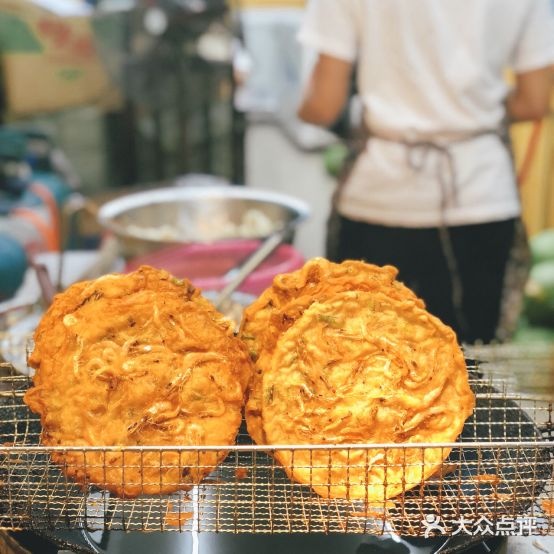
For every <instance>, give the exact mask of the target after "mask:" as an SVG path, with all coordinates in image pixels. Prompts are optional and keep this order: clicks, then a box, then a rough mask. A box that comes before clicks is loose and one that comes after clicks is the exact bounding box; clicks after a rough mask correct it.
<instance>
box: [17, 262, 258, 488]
mask: <svg viewBox="0 0 554 554" xmlns="http://www.w3.org/2000/svg"><path fill="white" fill-rule="evenodd" d="M34 341H35V347H34V350H33V352H32V354H31V356H30V359H29V363H30V365H31V366H32V367H34V368H35V369H36V373H35V376H34V386H33V387H32V388H31V389H29V390H28V391H27V393H26V395H25V402H26V403H27V404H28V406H29V407H30V409H31V410H32V411H34V412H36V413H38V414H40V417H41V423H42V438H41V440H42V443H43V444H45V445H48V446H74V447H82V448H83V450H80V451H72V450H69V451H58V450H56V451H53V452H52V458H53V459H54V461H55V462H57V463H59V464H61V465H62V468H63V470H64V471H65V472H66V473H67V474H68V476H70V477H71V478H72V479H74V480H75V481H77V482H78V483H80V484H82V485H88V484H93V485H96V486H98V487H100V488H103V489H106V490H109V491H110V492H113V493H114V494H116V495H118V496H123V497H135V496H137V495H140V494H166V493H171V492H173V491H176V490H181V489H187V488H189V487H190V486H191V485H193V484H195V483H198V482H199V481H200V480H201V479H202V478H203V477H204V476H205V475H206V474H208V473H209V472H210V471H211V470H213V469H214V468H215V466H216V465H217V464H218V463H219V462H221V460H222V459H223V458H224V457H225V455H226V453H225V452H224V451H217V452H215V451H214V452H210V451H200V452H198V451H196V450H191V451H181V452H177V451H172V450H171V448H170V447H173V446H182V445H192V446H197V447H202V446H203V445H231V444H233V443H234V440H235V436H236V433H237V431H238V428H239V425H240V422H241V415H242V414H241V412H242V407H243V403H244V394H245V389H246V385H247V382H248V380H249V378H250V375H251V371H252V366H251V362H250V358H249V356H248V351H247V349H246V347H245V346H244V345H243V343H242V342H241V341H240V340H239V339H237V338H236V337H235V336H234V335H233V331H232V328H231V326H230V324H229V323H228V322H227V320H225V319H224V318H223V316H221V314H219V313H218V312H216V310H215V309H214V308H213V306H212V305H211V304H210V303H209V302H208V301H207V300H205V299H204V298H203V297H202V296H200V292H199V291H198V290H197V289H195V288H194V287H193V286H192V285H191V284H190V283H189V282H188V281H186V280H177V279H175V278H173V277H172V276H171V275H170V274H169V273H167V272H166V271H162V270H157V269H153V268H151V267H148V266H143V267H140V268H139V269H138V270H136V271H135V272H133V273H130V274H128V275H117V274H112V275H106V276H104V277H101V278H99V279H97V280H94V281H86V282H81V283H78V284H75V285H73V286H71V287H69V288H68V289H67V290H66V291H65V292H63V293H61V294H58V295H57V296H56V297H55V299H54V301H53V303H52V305H51V307H50V309H49V310H48V311H47V312H46V314H45V315H44V317H43V318H42V320H41V322H40V324H39V326H38V328H37V330H36V333H35V336H34ZM149 445H150V446H152V445H155V446H161V447H164V448H163V449H162V450H161V451H160V450H159V449H158V450H148V446H149ZM90 446H106V447H117V448H107V449H106V450H105V451H96V450H86V448H87V447H90ZM128 446H133V447H134V446H141V447H144V448H143V449H134V450H133V449H131V450H125V449H124V448H120V447H128Z"/></svg>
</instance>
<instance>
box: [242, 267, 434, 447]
mask: <svg viewBox="0 0 554 554" xmlns="http://www.w3.org/2000/svg"><path fill="white" fill-rule="evenodd" d="M397 274H398V271H397V269H396V268H394V267H392V266H384V267H379V266H376V265H372V264H366V263H363V262H359V261H355V260H347V261H345V262H343V263H341V264H335V263H333V262H330V261H328V260H326V259H324V258H313V259H312V260H309V261H308V262H306V264H305V265H304V266H303V267H302V268H300V269H299V270H297V271H294V272H291V273H285V274H282V275H278V276H277V277H275V279H274V281H273V284H272V286H271V287H269V288H267V289H266V290H265V291H264V292H263V293H262V294H261V295H260V297H259V298H258V299H257V300H256V301H255V302H253V303H252V304H251V305H250V306H249V307H247V308H246V309H245V311H244V315H243V320H242V327H241V331H240V336H241V338H242V339H243V340H244V341H245V343H247V344H248V345H249V347H250V352H251V355H252V357H253V358H254V359H256V367H255V371H254V375H253V376H252V380H251V382H250V385H249V387H248V401H247V404H246V410H245V416H246V423H247V427H248V432H249V434H250V435H251V436H252V438H253V439H254V440H255V441H256V442H257V443H258V444H266V443H267V439H266V437H265V435H264V431H263V425H262V420H261V376H262V374H263V372H264V371H265V370H266V369H268V368H269V367H270V366H271V360H272V357H273V352H274V349H275V345H276V344H277V341H278V340H279V338H280V336H281V335H282V334H283V333H284V332H285V331H286V330H287V329H288V328H289V327H290V326H291V325H293V324H294V322H295V321H296V320H297V319H298V318H299V317H300V316H301V315H302V313H303V312H304V310H305V309H306V308H308V307H309V306H310V305H311V304H312V303H313V302H316V301H325V300H326V299H328V298H332V297H333V295H334V294H336V293H338V292H343V291H349V290H360V291H368V292H370V291H381V292H386V293H387V294H388V295H389V296H390V297H391V298H395V299H398V300H402V299H411V300H412V301H413V302H415V303H416V304H417V305H419V306H421V307H423V306H424V304H423V302H422V300H421V299H419V298H418V297H417V296H416V295H415V294H414V293H413V292H412V291H411V290H410V289H409V288H407V287H406V286H404V285H403V284H402V283H400V282H399V281H397V280H396V276H397Z"/></svg>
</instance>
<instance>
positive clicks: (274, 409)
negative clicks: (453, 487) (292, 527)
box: [262, 291, 474, 501]
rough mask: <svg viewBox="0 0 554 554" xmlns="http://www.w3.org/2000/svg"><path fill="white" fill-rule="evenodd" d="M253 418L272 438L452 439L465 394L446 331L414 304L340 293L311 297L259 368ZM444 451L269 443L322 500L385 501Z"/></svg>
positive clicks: (468, 403)
mask: <svg viewBox="0 0 554 554" xmlns="http://www.w3.org/2000/svg"><path fill="white" fill-rule="evenodd" d="M262 396H263V400H262V402H263V406H262V422H263V430H264V433H265V436H266V437H267V439H268V441H269V442H270V443H271V444H273V445H279V444H300V445H302V444H338V445H340V444H357V443H358V444H359V443H372V444H384V443H402V444H404V443H414V442H420V443H421V442H431V443H437V442H454V441H455V440H456V438H457V437H458V435H459V434H460V432H461V431H462V428H463V425H464V422H465V420H466V418H467V417H468V416H469V415H470V414H471V413H472V410H473V407H474V396H473V393H472V392H471V390H470V388H469V385H468V381H467V372H466V367H465V361H464V357H463V354H462V352H461V350H460V347H459V346H458V344H457V341H456V336H455V333H454V332H453V331H452V330H451V329H450V328H449V327H447V326H446V325H444V324H443V323H442V322H440V321H439V320H438V319H437V318H436V317H434V316H432V315H430V314H429V313H428V312H427V311H426V310H425V309H423V308H422V307H421V306H420V305H419V304H418V303H417V302H416V301H414V300H412V299H409V298H406V299H405V300H402V301H399V300H395V299H391V298H390V296H388V295H387V294H384V293H380V292H364V291H349V292H343V293H338V294H335V295H334V296H333V297H332V298H329V299H327V300H324V301H316V302H313V303H312V304H311V305H310V307H309V308H307V309H306V310H305V311H304V313H303V314H302V316H301V317H300V318H299V319H298V320H297V321H296V322H295V323H294V325H292V326H291V327H290V328H289V329H288V330H286V331H285V332H284V333H283V334H282V335H281V336H280V338H279V341H278V343H277V345H276V348H275V352H274V355H273V358H272V363H271V367H270V368H269V369H267V370H266V371H264V373H263V374H262ZM449 452H450V449H448V448H426V449H424V450H422V449H421V448H413V449H412V448H409V447H407V448H388V449H382V448H381V449H379V448H374V449H371V448H370V449H362V448H360V449H356V448H355V447H352V448H345V449H337V450H328V449H323V450H318V449H310V450H302V449H300V450H276V452H275V457H276V459H277V460H278V461H279V462H280V463H281V464H282V465H283V467H284V469H285V471H286V472H287V474H288V475H289V477H290V478H291V479H293V480H295V481H297V482H300V483H305V484H308V485H310V486H311V487H312V488H313V490H314V491H315V492H317V493H318V494H319V495H321V496H324V497H332V498H337V497H341V498H352V499H354V498H358V499H367V500H368V501H384V500H385V499H389V498H392V497H394V496H396V495H398V494H400V493H402V492H404V491H406V490H409V489H410V488H412V487H414V486H416V485H418V484H419V483H421V481H422V480H425V479H426V478H428V477H429V476H431V475H432V474H433V473H434V472H435V471H436V470H437V468H438V467H439V466H440V464H441V463H442V461H443V460H444V459H445V458H446V457H447V456H448V454H449Z"/></svg>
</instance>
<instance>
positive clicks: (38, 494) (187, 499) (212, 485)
mask: <svg viewBox="0 0 554 554" xmlns="http://www.w3.org/2000/svg"><path fill="white" fill-rule="evenodd" d="M18 344H19V345H21V344H22V343H21V341H20V342H19V343H18ZM4 357H5V358H6V357H7V356H4ZM16 361H17V360H16ZM15 365H16V363H15V362H14V361H12V362H11V363H8V362H2V363H0V529H9V530H15V529H33V530H46V531H49V530H50V531H51V530H63V529H86V530H89V531H95V530H104V531H115V530H121V531H148V532H152V531H196V532H228V533H313V532H324V533H367V534H384V533H390V532H394V533H397V534H399V535H403V536H425V537H432V536H435V535H457V534H472V535H477V534H481V535H487V534H490V535H554V488H553V483H552V459H553V457H552V454H553V452H554V450H553V449H554V436H553V422H552V403H551V402H550V401H548V400H546V399H544V398H538V397H533V396H528V397H525V396H521V395H517V394H515V393H513V392H511V391H510V389H509V387H507V386H506V382H505V381H504V380H503V379H499V378H497V376H492V377H491V376H487V377H485V376H484V374H483V371H482V366H483V367H485V364H481V363H477V362H473V361H470V360H468V368H469V371H470V382H471V386H472V389H473V390H474V392H475V394H476V399H477V407H476V410H475V413H474V415H473V416H472V417H471V418H470V419H469V420H468V421H467V422H466V425H465V427H464V431H463V433H462V436H461V437H460V439H459V441H458V442H457V443H454V444H446V443H445V444H432V445H431V444H428V445H423V444H422V445H415V446H414V445H410V446H408V445H405V444H404V445H395V444H389V445H358V444H356V445H350V449H351V450H352V451H354V450H355V451H356V452H358V453H359V451H360V450H364V449H365V450H367V452H368V453H369V452H370V451H371V449H375V448H377V447H379V448H382V449H383V450H384V452H385V459H386V456H387V452H391V451H392V450H393V449H395V450H398V449H407V448H418V449H419V451H420V452H421V460H422V462H421V463H423V459H424V453H425V451H426V449H427V448H443V449H445V451H446V450H450V449H451V452H450V454H449V456H448V457H447V458H446V460H445V462H444V463H443V465H442V467H441V468H440V470H439V471H438V472H437V473H435V475H433V476H432V477H430V478H429V479H427V480H426V481H425V482H424V483H419V484H417V485H416V486H414V487H413V488H412V489H411V490H407V491H406V492H404V494H401V495H399V496H397V497H395V498H393V499H391V500H388V501H383V502H378V503H375V502H369V501H367V500H363V499H362V500H356V499H331V498H323V497H321V496H319V495H317V494H315V493H314V492H313V490H312V489H311V488H310V486H309V485H307V484H299V483H296V482H293V481H292V480H291V479H290V478H289V477H288V476H287V473H286V472H285V471H284V469H283V467H281V466H280V465H279V464H278V463H277V462H276V461H275V459H274V458H273V456H272V455H271V450H270V449H268V448H267V447H265V448H264V447H260V446H255V445H253V444H252V441H251V439H250V438H249V437H248V435H247V434H246V432H244V431H243V432H241V433H240V434H239V436H238V438H237V442H236V444H235V445H234V446H231V447H225V448H221V450H224V451H225V452H226V453H227V456H226V458H225V460H224V462H223V463H221V464H220V465H219V466H218V467H214V468H212V469H213V471H211V473H210V474H209V476H208V477H207V478H206V479H204V480H203V481H202V482H201V483H200V484H198V485H196V486H194V487H192V488H191V489H190V490H188V491H182V492H179V493H174V494H170V495H164V496H139V497H137V498H133V499H129V498H128V499H123V498H116V497H114V496H112V495H110V494H109V493H108V492H106V491H105V490H102V489H101V488H99V487H97V486H93V485H91V484H86V485H84V486H81V485H78V484H76V483H74V482H73V481H72V480H71V479H69V478H68V477H67V476H66V472H65V471H64V468H63V465H60V464H58V463H55V462H54V461H53V458H56V454H59V453H60V452H70V451H71V452H72V453H73V454H76V456H75V457H73V458H72V459H73V460H82V462H80V463H82V464H83V466H86V464H87V463H91V462H90V460H95V461H94V462H93V463H97V464H98V463H99V465H100V466H102V464H104V466H109V464H110V463H113V459H114V458H113V457H110V454H112V453H114V452H117V453H118V454H122V456H120V457H118V459H120V460H121V459H123V465H124V466H125V468H124V470H123V472H122V473H123V475H124V472H125V469H127V468H129V467H131V466H132V465H136V466H137V468H138V469H139V474H140V475H143V474H144V473H146V471H144V472H143V470H146V469H148V468H147V467H143V464H144V465H147V464H148V463H151V462H146V460H152V456H151V454H152V453H153V454H154V459H158V462H157V464H154V466H153V468H151V469H155V468H159V466H163V465H164V463H165V461H166V459H167V460H171V462H170V463H174V464H176V467H177V470H178V471H179V472H180V471H181V470H182V469H184V467H183V468H182V467H180V460H181V457H182V456H184V455H185V453H186V454H190V453H191V452H193V453H194V452H196V453H198V460H200V459H201V458H200V453H201V452H204V451H206V450H210V449H211V450H217V449H218V447H202V449H199V448H193V447H175V448H167V447H163V448H162V447H126V448H121V447H105V448H100V447H97V448H92V447H87V448H77V447H72V448H63V447H56V448H54V447H43V446H40V440H39V439H40V422H39V421H38V418H37V417H36V416H35V415H34V414H32V413H31V412H29V410H28V409H27V407H26V406H25V404H24V403H23V394H24V392H25V391H26V389H27V388H28V386H29V385H30V379H29V377H28V375H26V374H23V373H22V371H21V368H17V367H16V368H14V366H15ZM530 370H531V369H530ZM279 448H280V449H289V448H290V450H291V451H292V454H293V455H292V464H293V465H294V453H295V452H297V451H298V450H303V451H304V452H305V451H306V450H314V451H315V449H324V450H325V451H326V452H328V453H329V460H331V459H332V458H333V456H332V452H333V450H336V449H342V450H345V449H346V450H348V447H347V446H345V445H341V446H336V447H333V446H327V445H325V446H313V447H309V448H307V447H306V446H305V445H304V446H302V445H298V446H292V445H291V446H290V447H289V446H286V447H285V446H280V447H279ZM92 453H94V454H95V457H94V458H91V457H90V455H91V454H92ZM98 453H100V456H99V457H98V456H97V454H98ZM170 454H171V455H172V456H170V457H167V456H169V455H170ZM166 457H167V458H166ZM354 458H355V457H354V456H353V457H352V460H351V462H350V463H351V464H355V463H367V459H369V455H366V462H363V461H362V462H360V461H359V456H357V457H356V458H355V459H354ZM125 459H127V462H125ZM187 459H188V460H189V462H190V458H187ZM319 459H321V458H319ZM98 460H100V462H98ZM175 460H177V461H175ZM72 463H77V464H78V463H79V462H72ZM119 463H121V462H119ZM126 463H128V464H129V465H128V466H126V465H125V464H126ZM330 463H331V462H330ZM188 465H189V467H190V463H188ZM84 469H86V468H84ZM334 469H336V467H335V466H334ZM343 469H344V475H345V479H346V480H347V479H348V474H349V470H351V469H352V466H351V465H349V463H348V462H347V464H346V465H345V467H344V468H343ZM400 469H401V470H402V468H400ZM148 474H149V475H151V472H148ZM150 478H151V477H150ZM159 479H160V482H161V481H162V480H163V479H164V477H163V476H162V474H161V472H160V475H159ZM383 486H385V487H386V486H387V483H383ZM409 486H410V483H406V488H409Z"/></svg>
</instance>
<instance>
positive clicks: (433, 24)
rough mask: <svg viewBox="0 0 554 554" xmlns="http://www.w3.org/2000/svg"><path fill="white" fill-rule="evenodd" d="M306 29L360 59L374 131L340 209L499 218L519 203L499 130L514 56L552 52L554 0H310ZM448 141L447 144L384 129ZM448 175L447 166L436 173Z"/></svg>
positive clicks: (536, 62) (390, 216) (405, 220)
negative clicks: (441, 147)
mask: <svg viewBox="0 0 554 554" xmlns="http://www.w3.org/2000/svg"><path fill="white" fill-rule="evenodd" d="M299 38H300V40H301V42H302V43H303V44H305V45H306V46H308V47H310V48H313V49H314V50H316V51H318V52H320V53H325V54H329V55H331V56H334V57H337V58H340V59H344V60H347V61H352V62H354V61H355V60H358V61H359V63H358V89H359V94H360V97H361V99H362V102H363V104H364V108H365V119H366V123H367V126H368V128H369V129H370V130H371V131H372V132H373V133H375V135H376V137H372V138H371V139H370V140H369V141H368V144H367V147H366V149H365V150H364V152H362V154H361V155H360V157H359V158H358V160H357V162H356V164H355V166H354V168H353V170H352V173H351V175H350V176H349V178H348V181H347V183H346V184H345V186H344V189H343V191H342V194H341V198H340V201H339V211H340V212H341V213H342V214H343V215H345V216H347V217H350V218H352V219H356V220H362V221H368V222H372V223H378V224H385V225H398V226H407V227H429V226H436V225H440V224H442V223H445V224H448V225H462V224H470V223H482V222H486V221H497V220H502V219H506V218H509V217H514V216H517V215H518V214H519V213H520V203H519V196H518V192H517V187H516V184H515V177H514V172H513V168H512V163H511V158H510V155H509V153H508V150H507V149H506V147H505V146H504V145H503V143H502V142H501V140H500V139H499V137H498V136H495V135H493V134H486V135H482V136H479V137H477V138H474V139H472V140H462V141H460V142H455V143H451V142H450V141H453V140H457V139H463V138H464V137H467V136H469V135H472V134H474V133H479V132H480V131H483V130H485V129H487V130H500V128H501V125H502V121H503V119H504V116H505V109H504V101H505V98H506V96H507V94H508V92H509V87H508V85H507V83H506V80H505V78H504V72H505V69H507V68H512V69H513V70H514V71H515V72H524V71H529V70H533V69H538V68H541V67H545V66H547V65H550V64H552V63H554V13H553V8H552V5H551V2H550V0H310V2H309V4H308V7H307V10H306V16H305V20H304V23H303V26H302V28H301V31H300V34H299ZM378 136H384V137H389V138H394V139H395V140H396V139H400V140H408V141H410V142H420V141H425V140H430V141H433V142H435V143H450V144H451V145H450V146H449V151H450V153H451V161H452V168H453V171H450V169H449V161H448V160H447V159H446V156H445V154H444V153H441V152H438V151H437V150H435V149H433V148H424V147H416V148H413V149H409V148H408V147H406V146H405V145H403V144H399V143H397V142H391V141H390V140H382V139H380V138H377V137H378ZM440 175H442V178H440V177H439V176H440Z"/></svg>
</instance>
